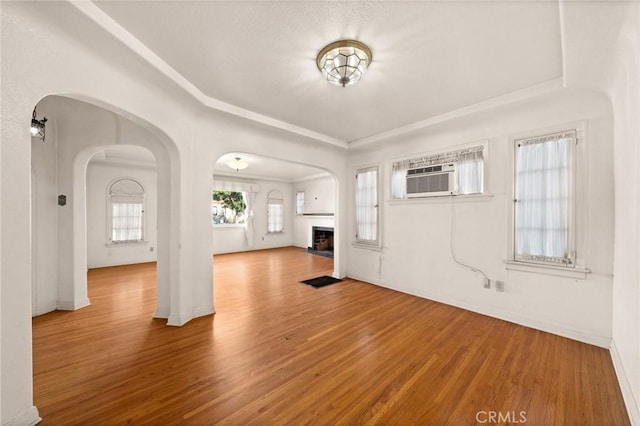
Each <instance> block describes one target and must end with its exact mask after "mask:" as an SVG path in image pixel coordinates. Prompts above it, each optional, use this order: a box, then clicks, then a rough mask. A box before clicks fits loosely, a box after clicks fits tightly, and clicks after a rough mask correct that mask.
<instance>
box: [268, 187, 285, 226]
mask: <svg viewBox="0 0 640 426" xmlns="http://www.w3.org/2000/svg"><path fill="white" fill-rule="evenodd" d="M283 230H284V199H283V196H282V193H281V192H280V191H271V192H269V196H268V198H267V233H269V234H276V233H279V232H283Z"/></svg>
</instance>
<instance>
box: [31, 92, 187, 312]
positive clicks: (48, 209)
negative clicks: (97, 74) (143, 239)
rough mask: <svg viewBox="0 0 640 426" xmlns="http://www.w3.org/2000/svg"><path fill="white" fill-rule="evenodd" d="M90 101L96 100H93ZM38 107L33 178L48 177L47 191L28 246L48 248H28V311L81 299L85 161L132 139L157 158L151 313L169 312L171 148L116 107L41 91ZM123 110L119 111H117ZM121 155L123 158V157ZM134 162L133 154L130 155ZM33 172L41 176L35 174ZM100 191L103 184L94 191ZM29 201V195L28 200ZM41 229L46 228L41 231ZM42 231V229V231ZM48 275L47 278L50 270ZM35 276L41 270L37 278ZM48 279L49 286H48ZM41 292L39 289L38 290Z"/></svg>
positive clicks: (84, 300)
mask: <svg viewBox="0 0 640 426" xmlns="http://www.w3.org/2000/svg"><path fill="white" fill-rule="evenodd" d="M96 103H98V102H96ZM38 113H39V115H42V116H47V117H48V122H47V140H46V142H45V143H40V142H37V143H36V142H35V141H34V142H33V149H32V163H33V168H34V174H33V176H34V178H35V182H34V186H35V187H38V185H39V183H40V182H41V181H45V180H46V181H50V182H51V181H52V182H55V185H54V186H53V187H52V186H51V185H49V187H48V188H47V189H48V193H47V194H45V195H41V196H40V198H41V200H40V201H41V202H39V203H37V204H36V205H35V206H34V212H36V214H37V215H38V217H34V220H33V223H34V226H35V227H34V230H35V232H34V234H33V241H32V246H33V247H34V249H33V250H32V251H34V252H36V253H37V252H38V251H39V250H40V251H42V249H41V248H49V249H50V248H55V249H54V250H49V251H48V252H49V253H57V256H54V257H55V259H52V258H51V256H50V255H49V258H46V257H43V256H35V257H34V262H33V265H32V268H33V274H32V276H34V277H35V279H34V280H35V281H34V283H33V292H34V293H35V297H34V298H33V299H34V300H38V301H39V302H40V305H41V306H39V307H36V308H34V311H33V313H34V314H42V313H45V312H48V311H50V310H53V309H62V310H75V309H79V308H81V307H83V306H86V305H87V304H89V299H88V297H87V289H86V286H87V282H86V271H87V267H88V263H87V227H88V225H89V224H88V223H87V216H86V213H87V193H86V187H87V176H86V174H87V166H88V164H89V161H90V160H91V159H92V158H94V157H95V156H96V155H97V154H98V155H99V153H104V152H105V150H106V149H109V147H118V148H119V149H122V148H123V147H124V146H128V145H131V146H137V147H138V148H139V149H141V148H143V149H144V150H147V151H148V152H150V157H152V158H153V161H154V164H155V165H156V166H157V181H156V183H155V184H156V186H157V188H159V190H158V194H157V207H156V211H157V228H158V230H159V231H158V235H157V261H158V266H157V269H158V306H157V310H156V313H155V316H157V317H161V318H168V317H169V316H170V294H171V289H170V286H171V259H172V257H173V258H175V257H177V251H176V250H175V249H172V247H171V241H172V236H171V232H172V231H171V229H173V228H172V227H171V222H170V221H171V219H170V217H171V209H172V203H171V200H172V199H176V198H177V197H178V194H177V193H176V192H177V191H176V185H175V184H174V181H175V179H176V178H177V176H176V175H175V171H176V170H177V169H178V167H177V164H178V158H177V150H176V148H175V146H173V143H172V142H171V140H170V139H169V138H168V137H167V136H166V135H164V134H163V132H162V131H160V130H159V129H157V128H154V126H152V125H150V124H149V123H146V122H144V121H142V120H137V119H135V117H133V116H132V115H131V114H123V113H121V112H120V111H118V110H117V109H116V108H111V109H105V108H104V107H103V106H97V105H95V103H87V102H84V101H80V100H76V99H72V98H69V97H66V96H65V97H61V96H48V97H46V98H44V99H42V100H41V101H40V102H39V103H38ZM125 115H126V117H125ZM123 160H124V161H125V162H126V161H131V160H130V159H129V160H127V159H126V158H124V159H123ZM134 163H135V162H134ZM38 176H41V177H38ZM51 191H55V193H56V195H64V196H65V197H66V199H67V202H66V204H65V205H55V204H54V203H53V200H54V199H52V197H51ZM101 195H104V190H103V191H102V194H101ZM36 201H37V200H36ZM42 230H47V231H42ZM43 232H46V234H43ZM52 276H53V277H55V279H54V280H52V279H51V277H52ZM37 277H48V280H47V281H46V283H45V282H43V281H42V280H40V281H38V278H37ZM52 287H55V291H54V290H52ZM39 296H41V297H39Z"/></svg>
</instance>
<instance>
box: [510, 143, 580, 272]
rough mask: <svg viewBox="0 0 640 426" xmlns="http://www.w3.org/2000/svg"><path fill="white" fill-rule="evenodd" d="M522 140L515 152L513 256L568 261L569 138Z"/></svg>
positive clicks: (560, 261) (559, 261)
mask: <svg viewBox="0 0 640 426" xmlns="http://www.w3.org/2000/svg"><path fill="white" fill-rule="evenodd" d="M547 139H549V138H538V139H535V140H530V141H521V142H520V143H519V144H518V146H517V148H516V149H517V153H516V193H515V196H516V210H515V213H516V214H515V255H516V258H519V259H525V260H526V259H530V260H542V261H551V262H558V263H568V259H569V252H568V251H569V248H568V236H569V207H570V205H569V191H570V163H569V161H570V158H569V153H570V148H571V143H572V141H573V139H572V138H570V137H557V138H551V140H547Z"/></svg>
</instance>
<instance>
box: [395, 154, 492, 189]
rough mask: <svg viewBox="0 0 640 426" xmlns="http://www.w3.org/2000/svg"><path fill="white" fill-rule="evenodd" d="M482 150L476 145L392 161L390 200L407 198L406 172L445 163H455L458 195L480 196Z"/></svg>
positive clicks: (481, 185) (482, 171)
mask: <svg viewBox="0 0 640 426" xmlns="http://www.w3.org/2000/svg"><path fill="white" fill-rule="evenodd" d="M484 149H485V147H484V146H483V145H478V146H474V147H470V148H464V149H459V150H456V151H450V152H441V153H438V154H432V155H424V156H421V157H415V158H411V159H406V160H398V161H394V162H393V163H392V165H391V198H393V199H403V198H407V170H409V169H414V168H418V167H428V166H433V165H437V164H447V163H456V169H457V171H458V193H459V194H481V193H482V192H483V191H484V187H483V181H484V176H483V173H484V170H483V169H484V159H483V152H484Z"/></svg>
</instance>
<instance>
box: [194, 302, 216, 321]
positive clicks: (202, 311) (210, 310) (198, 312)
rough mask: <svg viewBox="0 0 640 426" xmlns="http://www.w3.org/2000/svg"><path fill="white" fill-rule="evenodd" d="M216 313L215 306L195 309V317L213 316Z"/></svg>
mask: <svg viewBox="0 0 640 426" xmlns="http://www.w3.org/2000/svg"><path fill="white" fill-rule="evenodd" d="M215 313H216V309H215V308H214V307H213V304H211V305H209V306H200V307H197V308H194V309H193V317H194V318H198V317H204V316H207V315H212V314H215Z"/></svg>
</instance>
